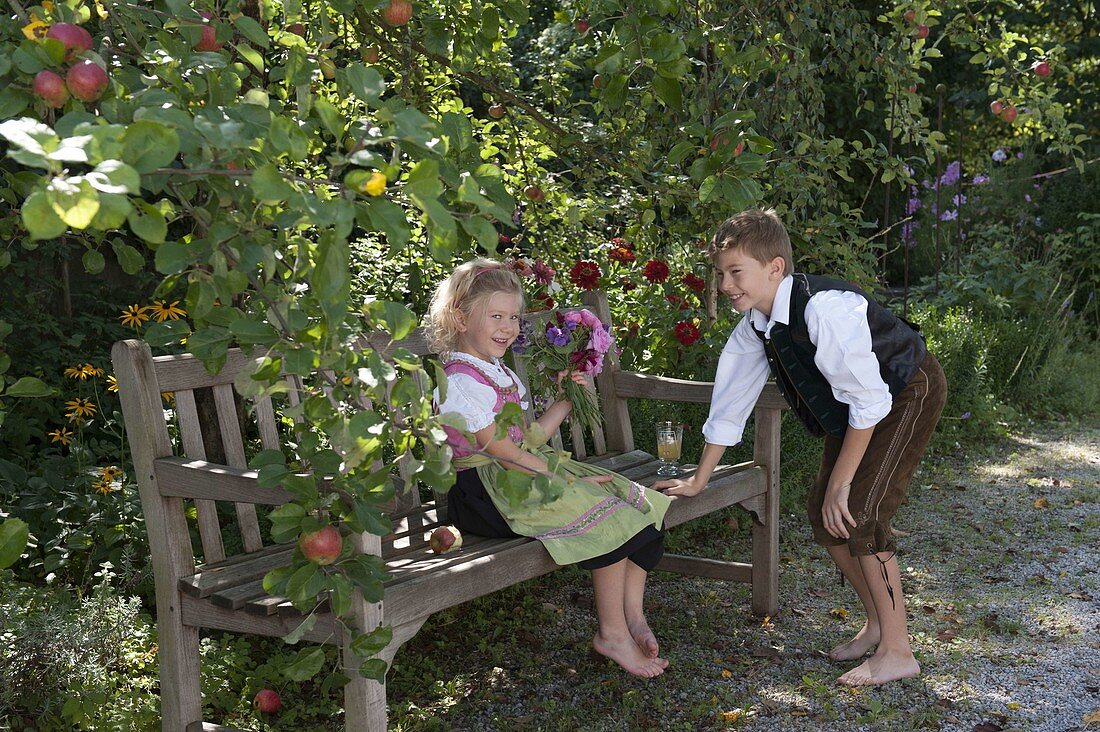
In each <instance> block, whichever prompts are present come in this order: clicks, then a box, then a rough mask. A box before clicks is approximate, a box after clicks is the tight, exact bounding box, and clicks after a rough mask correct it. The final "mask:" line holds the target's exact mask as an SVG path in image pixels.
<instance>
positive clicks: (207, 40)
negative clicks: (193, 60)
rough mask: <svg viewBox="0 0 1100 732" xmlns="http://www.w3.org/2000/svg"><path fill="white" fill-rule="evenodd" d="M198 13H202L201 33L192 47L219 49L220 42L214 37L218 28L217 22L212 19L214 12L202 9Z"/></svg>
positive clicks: (206, 49)
mask: <svg viewBox="0 0 1100 732" xmlns="http://www.w3.org/2000/svg"><path fill="white" fill-rule="evenodd" d="M200 15H202V17H203V19H204V21H205V22H204V23H203V24H202V35H201V36H199V40H198V42H197V43H196V44H195V45H194V46H192V48H193V49H194V50H196V51H220V50H221V48H222V44H220V43H218V39H217V37H216V36H217V35H218V28H217V24H216V23H214V21H213V18H214V14H213V13H211V12H210V11H209V10H204V11H202V13H200Z"/></svg>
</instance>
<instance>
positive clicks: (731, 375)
mask: <svg viewBox="0 0 1100 732" xmlns="http://www.w3.org/2000/svg"><path fill="white" fill-rule="evenodd" d="M749 317H750V316H748V315H746V316H745V317H743V318H741V322H739V323H738V324H737V325H736V326H735V327H734V329H733V332H732V333H730V337H729V340H728V341H726V345H725V347H724V348H723V349H722V355H721V356H720V357H719V358H718V370H717V371H716V372H715V374H714V394H713V396H712V397H711V400H710V416H709V417H707V421H706V424H704V425H703V438H704V439H705V440H706V441H707V442H709V443H711V444H712V445H725V446H726V447H730V446H732V445H736V444H737V443H739V442H740V441H741V436H742V435H743V434H744V432H745V422H747V421H748V418H749V414H750V413H751V412H752V409H753V407H754V406H756V400H757V399H759V398H760V392H761V391H763V390H764V384H765V383H766V382H767V380H768V359H767V356H765V355H764V344H763V342H762V341H761V340H760V337H759V336H757V335H756V333H754V332H753V331H752V328H751V327H750V323H749Z"/></svg>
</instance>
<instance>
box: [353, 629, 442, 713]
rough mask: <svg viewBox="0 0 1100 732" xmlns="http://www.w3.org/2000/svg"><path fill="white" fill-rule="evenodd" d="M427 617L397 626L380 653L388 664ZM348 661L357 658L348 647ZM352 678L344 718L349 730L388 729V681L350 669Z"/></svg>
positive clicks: (380, 656)
mask: <svg viewBox="0 0 1100 732" xmlns="http://www.w3.org/2000/svg"><path fill="white" fill-rule="evenodd" d="M425 620H427V617H423V618H418V619H416V620H413V621H411V622H408V623H404V624H402V625H399V626H397V627H396V628H394V629H393V640H392V641H390V644H389V645H388V646H386V650H384V651H382V652H381V653H380V654H378V656H379V658H381V659H382V660H384V661H385V662H386V663H387V664H389V663H393V657H394V654H396V653H397V649H398V648H400V647H401V646H402V645H403V644H404V643H405V641H407V640H409V639H410V638H412V637H413V636H414V635H416V633H417V631H419V630H420V627H421V626H422V625H424V621H425ZM344 654H345V655H344V663H345V665H351V664H353V663H354V662H355V660H356V659H354V657H352V656H351V655H350V651H348V650H346V649H345V650H344ZM348 676H349V677H350V678H351V680H350V681H349V682H348V684H347V686H345V687H344V722H345V725H344V726H345V729H346V730H347V732H384V730H385V729H386V682H385V681H383V682H382V683H379V682H377V681H372V680H370V679H364V678H363V677H362V676H360V675H359V674H357V673H353V672H349V673H348Z"/></svg>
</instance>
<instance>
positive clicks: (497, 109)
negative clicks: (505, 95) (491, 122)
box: [489, 104, 504, 119]
mask: <svg viewBox="0 0 1100 732" xmlns="http://www.w3.org/2000/svg"><path fill="white" fill-rule="evenodd" d="M489 116H490V117H492V118H493V119H500V118H501V117H503V116H504V105H503V104H494V105H492V106H490V107H489Z"/></svg>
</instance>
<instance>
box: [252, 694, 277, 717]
mask: <svg viewBox="0 0 1100 732" xmlns="http://www.w3.org/2000/svg"><path fill="white" fill-rule="evenodd" d="M252 701H253V703H254V704H255V705H256V708H257V709H259V710H260V711H261V712H263V713H264V714H274V713H275V712H277V711H279V710H280V709H282V708H283V700H282V699H280V698H279V692H277V691H275V690H274V689H260V690H259V691H257V692H256V698H255V699H253V700H252Z"/></svg>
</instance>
